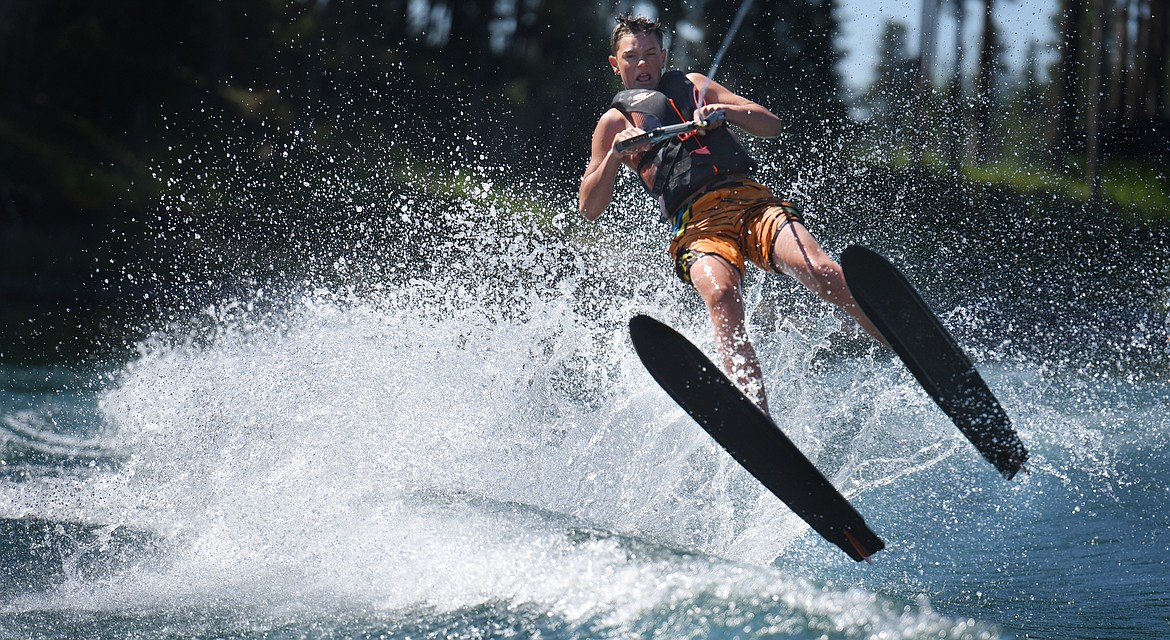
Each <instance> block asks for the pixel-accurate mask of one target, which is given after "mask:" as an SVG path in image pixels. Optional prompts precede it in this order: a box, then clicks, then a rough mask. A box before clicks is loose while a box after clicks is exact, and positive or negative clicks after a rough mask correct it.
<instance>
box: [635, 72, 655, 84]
mask: <svg viewBox="0 0 1170 640" xmlns="http://www.w3.org/2000/svg"><path fill="white" fill-rule="evenodd" d="M653 81H654V76H653V75H652V74H650V73H639V74H638V75H636V76H634V82H637V83H638V84H651V83H652V82H653Z"/></svg>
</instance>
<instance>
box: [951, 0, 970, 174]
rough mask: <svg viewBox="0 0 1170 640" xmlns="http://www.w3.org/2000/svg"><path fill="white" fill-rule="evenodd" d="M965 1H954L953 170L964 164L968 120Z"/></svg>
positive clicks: (952, 77)
mask: <svg viewBox="0 0 1170 640" xmlns="http://www.w3.org/2000/svg"><path fill="white" fill-rule="evenodd" d="M963 2H964V0H953V6H954V9H955V72H954V74H953V75H952V76H951V83H950V84H951V87H950V92H949V94H948V102H949V111H950V117H949V121H950V125H949V126H948V127H947V164H948V166H950V168H951V169H953V170H958V169H959V168H960V167H961V166H962V163H963V140H964V138H965V137H966V136H965V135H964V133H963V131H962V129H963V128H964V124H965V122H966V118H965V117H964V113H963V27H964V25H965V23H966V11H964V7H963Z"/></svg>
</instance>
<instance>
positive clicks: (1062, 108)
mask: <svg viewBox="0 0 1170 640" xmlns="http://www.w3.org/2000/svg"><path fill="white" fill-rule="evenodd" d="M1083 4H1084V0H1061V11H1060V15H1061V16H1062V17H1063V20H1064V22H1063V24H1062V25H1061V33H1060V58H1059V59H1058V60H1057V64H1056V70H1055V74H1054V77H1053V79H1052V89H1053V92H1052V115H1051V117H1050V118H1049V120H1048V132H1047V135H1046V137H1047V139H1048V151H1049V154H1050V155H1051V157H1052V161H1053V163H1054V164H1056V165H1057V166H1061V165H1063V164H1064V162H1065V159H1066V158H1067V156H1068V138H1069V137H1070V134H1071V132H1072V130H1073V127H1074V126H1075V124H1076V104H1077V100H1076V93H1077V88H1078V87H1077V85H1078V82H1077V81H1078V78H1079V75H1078V74H1077V62H1078V60H1079V59H1080V44H1081V43H1080V38H1079V37H1078V29H1077V27H1078V26H1079V25H1080V21H1081V14H1082V7H1083Z"/></svg>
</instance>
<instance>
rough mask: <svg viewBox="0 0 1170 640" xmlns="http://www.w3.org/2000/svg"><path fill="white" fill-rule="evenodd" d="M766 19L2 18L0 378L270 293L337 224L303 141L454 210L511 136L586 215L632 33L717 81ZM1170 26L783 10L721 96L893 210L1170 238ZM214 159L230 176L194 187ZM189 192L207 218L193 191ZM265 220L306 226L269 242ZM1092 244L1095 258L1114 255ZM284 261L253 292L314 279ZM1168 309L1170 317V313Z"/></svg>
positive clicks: (268, 11)
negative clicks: (166, 308) (593, 161)
mask: <svg viewBox="0 0 1170 640" xmlns="http://www.w3.org/2000/svg"><path fill="white" fill-rule="evenodd" d="M738 7H739V4H738V3H730V2H715V1H714V0H694V1H691V2H683V1H662V2H624V1H623V2H601V3H579V2H570V3H565V2H553V1H551V0H389V1H380V2H357V1H349V0H311V1H300V0H292V1H289V0H250V1H232V2H229V1H226V0H173V1H171V2H166V3H159V2H147V1H145V0H127V1H125V2H118V3H100V2H98V3H95V2H80V1H77V0H43V1H39V2H27V1H26V2H22V1H19V0H3V1H0V68H3V69H4V73H3V74H2V75H0V83H2V86H3V90H2V91H0V330H2V332H3V335H4V336H5V337H4V339H3V340H0V359H3V360H4V361H7V362H12V363H17V362H20V363H27V362H31V361H36V360H42V359H58V360H59V359H65V360H68V359H71V358H82V357H88V356H87V354H89V353H90V351H91V350H92V347H93V345H92V340H91V339H90V336H92V335H94V334H95V333H102V332H108V331H110V330H112V329H117V328H118V327H124V326H125V325H126V318H127V317H131V316H139V315H141V314H142V312H143V310H144V309H146V308H150V307H153V306H155V305H158V304H164V305H165V304H173V303H174V301H175V300H178V299H183V300H190V299H192V298H193V297H198V292H197V290H203V289H206V290H208V291H210V292H211V293H212V294H217V293H220V292H222V290H223V288H224V287H225V286H230V285H229V284H228V283H229V281H231V280H233V279H239V278H241V277H244V275H242V274H240V273H238V272H235V273H231V269H229V268H227V267H225V266H224V264H225V262H226V261H225V260H224V259H223V257H222V256H223V255H224V254H228V253H233V252H239V251H242V250H244V251H246V250H248V247H251V246H270V245H272V244H273V243H279V242H280V241H281V239H282V238H285V237H287V236H288V235H289V234H290V233H293V232H294V230H296V229H302V228H304V229H309V230H310V231H309V232H310V233H311V229H312V228H313V226H314V220H315V219H317V218H319V217H320V216H323V215H324V216H328V215H330V213H329V203H328V202H323V201H322V200H321V199H320V198H317V199H307V200H305V201H303V202H290V201H288V197H287V192H286V191H284V190H283V189H282V188H281V186H280V183H281V181H282V179H284V178H286V176H283V175H282V173H281V171H280V170H279V169H277V168H274V165H273V164H272V162H271V160H272V158H273V157H274V155H275V154H277V153H282V154H287V153H289V149H288V148H283V147H282V146H281V144H279V143H278V142H276V140H277V139H278V138H279V137H280V136H281V135H284V136H288V135H292V136H294V137H295V138H296V139H297V140H300V141H302V142H303V144H301V145H299V146H297V147H296V149H293V151H292V152H293V153H297V152H298V150H301V151H303V152H305V153H309V152H310V151H311V152H314V153H318V154H322V153H324V154H325V155H327V156H329V157H342V156H345V155H346V154H347V153H349V154H351V155H359V154H385V155H386V156H387V157H386V158H383V160H388V161H390V162H392V163H397V164H398V165H400V166H402V167H409V168H410V170H409V171H404V172H403V173H401V174H398V175H395V174H390V175H385V176H380V177H379V179H381V180H388V181H390V182H393V181H394V180H404V181H405V180H410V181H413V182H415V183H417V181H418V179H419V176H429V178H428V179H430V180H433V182H434V185H433V190H434V191H442V190H443V189H445V188H447V185H449V184H450V179H449V178H450V176H451V174H452V172H453V171H454V172H456V173H457V171H458V166H457V164H458V163H456V165H452V163H451V162H450V161H449V159H447V158H446V157H445V156H443V155H442V154H436V152H435V149H436V148H441V147H451V146H464V145H465V144H466V143H465V142H464V141H467V140H473V139H474V140H476V141H479V140H490V143H489V144H481V145H478V144H477V145H476V146H477V148H476V149H475V155H474V156H472V157H470V158H468V161H469V162H473V163H476V164H478V165H480V166H486V167H499V168H501V177H500V179H501V180H502V181H506V180H507V176H508V175H509V173H511V174H514V175H516V176H524V177H525V180H526V184H535V185H541V189H542V190H544V191H547V192H556V193H565V194H568V195H569V196H572V195H574V194H575V193H576V189H577V182H578V180H579V176H580V173H581V171H582V169H583V168H584V165H585V162H586V161H587V158H588V144H587V141H588V139H589V136H590V133H591V131H592V128H593V126H594V124H595V123H596V121H597V118H598V116H599V114H600V113H601V112H602V111H603V110H604V109H605V108H606V106H607V105H608V103H609V100H610V98H611V96H612V94H613V93H614V92H615V91H617V90H618V89H619V88H620V87H618V86H617V84H616V82H615V80H614V78H613V76H612V74H611V73H610V71H609V69H608V67H607V64H606V55H607V54H608V51H607V49H608V34H609V31H610V29H611V28H612V25H613V18H614V16H615V15H617V14H618V13H621V12H626V11H633V12H635V13H645V14H649V15H652V16H656V17H658V18H660V19H661V20H663V21H664V22H665V24H666V26H667V28H668V30H669V32H670V40H669V42H668V47H669V48H670V49H671V51H672V63H673V65H674V66H676V67H681V68H692V69H696V70H699V71H705V70H706V69H707V67H708V66H709V65H710V62H711V58H712V55H713V53H714V51H715V50H716V49H718V47H719V44H720V42H721V40H722V39H723V37H724V35H725V33H726V31H727V29H728V25H729V24H730V23H731V20H732V18H733V16H734V13H735V11H736V10H737V9H738ZM1168 13H1170V0H981V1H976V0H923V1H922V2H918V1H917V0H915V1H913V2H911V1H909V0H907V1H906V2H897V3H893V2H890V3H884V2H860V1H856V0H854V1H847V2H829V1H822V0H791V1H785V2H780V1H760V2H756V3H755V5H754V6H753V8H752V10H751V12H750V14H749V15H748V16H747V19H746V21H745V23H744V25H743V27H742V29H741V31H740V32H739V34H738V35H737V37H736V38H735V40H734V41H733V43H732V45H731V48H730V50H729V52H728V55H727V58H726V59H725V61H724V62H723V64H722V65H721V67H720V69H719V80H720V81H721V82H723V83H725V84H727V85H728V86H730V87H732V88H733V89H734V90H737V91H739V92H741V93H743V94H744V95H747V96H749V97H751V98H753V99H755V100H757V101H758V102H761V103H763V104H765V105H767V106H769V107H770V108H772V109H773V110H774V111H776V112H777V113H778V114H780V115H781V117H782V118H783V119H784V120H785V122H786V124H787V127H788V129H787V133H786V135H785V138H784V142H783V144H784V147H785V149H787V150H788V151H787V153H788V156H787V157H788V158H789V160H788V162H787V163H786V164H787V165H788V166H789V167H797V168H799V167H801V166H803V164H805V163H809V162H815V163H816V164H817V165H818V166H820V167H822V168H823V169H824V170H827V171H830V172H831V171H833V170H834V167H836V166H858V165H864V166H866V167H868V168H869V172H868V173H867V174H866V176H867V179H868V180H871V181H872V184H870V185H869V188H871V189H872V190H873V192H874V193H875V194H878V195H877V198H879V199H880V197H881V195H880V194H881V193H882V192H883V190H885V189H886V188H887V186H886V185H888V184H890V183H895V182H896V183H898V184H902V185H905V184H910V185H912V186H916V187H918V188H919V189H920V190H921V191H930V192H932V193H938V192H939V190H940V189H942V190H943V191H945V190H947V189H951V188H963V189H968V190H969V189H970V188H972V185H975V186H976V187H977V188H978V189H979V190H980V191H979V196H978V197H974V198H972V197H967V198H958V199H952V200H950V201H948V202H947V203H946V204H939V203H938V202H934V203H933V204H929V203H928V204H924V205H923V206H934V207H937V208H938V213H939V215H935V216H933V217H932V220H933V224H938V225H942V226H946V225H950V224H954V220H956V219H967V218H971V217H978V216H979V215H980V213H979V212H980V209H981V208H983V207H985V206H986V203H987V202H989V201H992V202H996V203H998V206H999V207H1001V208H1004V209H1006V210H1010V215H1011V216H1015V217H1019V218H1023V219H1025V220H1026V219H1033V220H1044V221H1045V224H1046V225H1055V226H1062V225H1068V226H1070V227H1075V226H1077V225H1078V224H1081V223H1082V222H1083V221H1084V220H1086V219H1094V220H1109V221H1119V223H1123V224H1124V225H1128V227H1127V228H1130V229H1136V230H1139V231H1140V234H1139V235H1141V236H1142V237H1156V238H1161V237H1163V236H1164V233H1165V228H1166V224H1167V220H1168V219H1170V180H1168V177H1167V174H1168V170H1167V167H1168V164H1170V111H1168V109H1167V97H1168V93H1170V87H1168V86H1167V84H1168V83H1167V78H1168V76H1170V65H1168V64H1167V58H1168V57H1170V47H1168V44H1167V43H1168V42H1170V20H1167V14H1168ZM1022 20H1024V21H1026V25H1023V26H1021V21H1022ZM276 132H279V134H280V135H277V133H276ZM390 139H392V140H394V141H395V142H396V144H393V145H388V144H387V145H380V144H379V143H378V141H379V140H390ZM826 145H827V146H828V147H831V149H832V151H831V153H830V154H829V155H830V156H831V157H828V158H826V155H825V153H824V149H825V148H826ZM193 148H199V149H203V150H204V151H203V155H202V156H200V157H204V158H210V157H220V158H221V159H226V161H225V162H224V163H220V164H214V163H208V166H206V167H197V168H193V167H191V166H190V159H191V158H192V155H191V154H192V149H193ZM814 152H815V154H816V156H815V158H813V156H812V154H813V153H814ZM465 157H466V156H465ZM184 161H187V162H188V164H187V165H184V164H183V163H184ZM834 163H838V164H834ZM240 166H245V167H250V168H248V169H245V171H246V172H248V173H250V174H252V175H254V176H260V178H258V179H257V180H255V181H254V184H251V185H250V187H249V193H248V198H247V202H238V203H232V202H224V201H223V200H222V199H219V200H214V199H213V198H211V197H210V195H208V194H212V193H214V192H216V191H217V185H218V184H219V181H218V176H217V172H224V171H228V170H229V168H230V170H232V171H240V169H239V167H240ZM407 175H409V177H406V176H407ZM179 182H182V183H183V185H184V189H190V186H191V183H192V182H198V183H200V184H202V185H203V187H202V188H203V189H204V190H205V192H206V194H205V197H204V198H200V199H188V198H186V196H185V195H184V196H180V195H178V193H177V191H176V189H175V185H176V184H177V183H179ZM306 184H307V183H306ZM415 186H416V187H417V184H415ZM854 188H860V187H856V185H855V187H854ZM221 191H222V190H221ZM229 195H230V194H229ZM277 198H281V199H283V200H282V201H281V202H280V203H277V204H274V199H277ZM213 200H214V201H215V209H216V211H215V215H216V216H217V218H218V219H219V220H220V222H219V223H218V226H217V227H215V229H214V230H212V232H210V233H209V232H208V229H207V228H201V227H199V220H200V218H201V216H202V215H205V214H207V208H208V205H207V203H208V202H211V201H213ZM1037 203H1045V204H1043V205H1042V206H1039V205H1037ZM376 208H377V207H376V206H375V207H374V208H373V209H370V210H367V213H372V212H374V211H375V210H376ZM258 210H265V211H275V212H278V214H274V215H269V216H268V217H267V218H266V219H265V221H264V223H263V224H257V223H256V222H255V221H254V220H253V221H252V222H250V223H247V224H246V223H245V221H246V220H248V219H250V218H249V217H250V216H251V217H253V218H254V217H255V214H256V211H258ZM944 214H945V215H944ZM225 216H226V219H225ZM233 216H234V217H236V218H238V221H237V222H238V224H236V223H233V221H232V219H233ZM948 216H951V217H948ZM1110 224H1112V223H1110ZM233 226H235V227H238V228H243V227H245V226H247V227H248V229H249V232H248V233H247V234H245V235H241V234H239V233H233V232H231V231H230V230H231V229H232V228H233ZM216 230H217V231H216ZM1072 237H1073V239H1072V240H1070V242H1073V244H1074V246H1069V247H1065V248H1064V249H1062V251H1064V252H1066V253H1067V255H1069V256H1076V255H1079V254H1080V253H1081V252H1082V251H1084V250H1086V247H1084V246H1076V243H1077V242H1080V243H1092V242H1093V241H1094V240H1093V239H1094V238H1095V237H1096V236H1095V235H1094V234H1092V233H1087V234H1080V235H1077V234H1074V235H1073V236H1072ZM1148 246H1157V245H1156V243H1155V244H1152V245H1148ZM1088 249H1089V250H1093V248H1092V247H1089V248H1088ZM267 255H269V257H271V259H270V260H265V261H262V262H263V263H264V264H263V266H259V267H257V266H255V265H254V266H253V267H251V269H252V272H251V273H249V274H247V276H248V277H253V278H257V277H259V278H260V279H261V280H263V279H264V277H263V274H260V273H257V270H260V271H263V270H264V269H268V270H270V271H272V272H279V273H283V274H286V275H287V274H288V272H289V270H290V269H293V270H295V269H296V268H297V267H296V264H295V262H296V261H295V256H290V257H288V260H287V261H286V262H285V263H282V262H281V258H280V257H279V255H280V252H279V251H270V252H269V253H268V254H267ZM216 256H220V257H219V258H216ZM257 264H259V263H257ZM216 265H219V266H216ZM1154 289H1156V287H1154ZM1147 293H1148V296H1147V297H1148V299H1149V301H1150V305H1151V306H1152V307H1153V308H1156V307H1157V305H1158V304H1159V302H1158V301H1159V300H1161V296H1163V295H1164V294H1163V293H1162V292H1160V291H1157V290H1151V291H1148V292H1147ZM209 295H211V294H209Z"/></svg>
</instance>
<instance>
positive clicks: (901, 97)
mask: <svg viewBox="0 0 1170 640" xmlns="http://www.w3.org/2000/svg"><path fill="white" fill-rule="evenodd" d="M1002 1H1004V2H1006V1H1010V0H1002ZM968 4H975V3H973V2H966V1H965V0H945V1H944V0H923V4H922V7H923V8H922V24H921V25H920V28H919V29H918V34H919V46H918V51H919V52H920V53H919V54H918V55H917V56H913V55H911V53H910V51H909V49H910V46H909V42H910V37H909V31H908V29H907V27H906V26H904V25H899V24H889V25H887V26H886V30H885V32H884V35H883V40H882V42H883V47H882V58H881V60H880V62H879V65H878V74H877V78H876V79H875V82H874V85H873V86H872V87H871V89H870V90H869V91H868V92H867V93H866V94H865V95H864V96H863V97H862V102H863V104H864V105H865V106H866V107H867V108H868V110H869V112H870V113H871V116H872V118H871V122H872V124H873V125H874V130H875V133H876V137H877V138H878V139H882V140H893V141H900V143H901V144H902V145H905V147H906V148H908V149H910V150H912V154H913V155H915V156H917V157H919V158H921V157H923V156H924V155H926V154H935V155H938V156H940V157H944V158H946V159H947V163H948V164H949V165H951V166H952V167H957V166H958V165H959V164H961V163H962V162H964V161H966V162H970V163H973V164H982V163H985V162H988V161H994V160H996V159H998V158H1000V157H1001V156H1002V155H1003V154H1004V151H1005V149H1010V150H1011V151H1012V153H1013V154H1015V155H1019V156H1023V157H1026V158H1028V159H1031V160H1033V161H1036V162H1044V163H1048V164H1050V165H1052V166H1054V167H1058V168H1063V167H1066V166H1067V165H1068V164H1069V163H1070V161H1072V160H1073V159H1078V160H1083V164H1084V171H1085V180H1086V183H1087V185H1088V187H1089V190H1090V195H1091V196H1096V194H1097V189H1098V187H1099V185H1100V175H1099V171H1100V166H1101V162H1102V161H1103V159H1104V158H1106V157H1131V158H1144V159H1147V160H1153V161H1156V162H1166V161H1170V108H1168V106H1167V97H1168V95H1170V86H1168V80H1170V49H1168V44H1167V43H1168V42H1170V20H1168V19H1167V15H1168V14H1170V1H1168V0H1058V1H1057V2H1056V3H1055V4H1056V5H1057V6H1056V7H1055V8H1056V9H1057V11H1056V12H1055V14H1054V18H1053V22H1054V34H1056V36H1057V37H1056V51H1055V53H1056V59H1055V62H1053V63H1052V65H1051V67H1050V68H1049V69H1047V70H1042V69H1040V68H1039V66H1038V63H1037V56H1038V50H1037V48H1036V46H1035V44H1033V45H1032V46H1031V47H1030V48H1029V52H1028V66H1027V68H1026V69H1024V70H1023V72H1022V73H1021V74H1019V75H1018V76H1013V75H1012V73H1011V72H1010V70H1009V69H1008V67H1007V65H1006V64H1005V63H1004V61H1003V46H1002V41H1001V39H1002V36H1001V34H1000V29H999V26H998V25H997V23H996V19H995V7H996V6H997V4H996V2H995V0H980V2H979V3H977V5H976V6H978V7H979V12H978V15H977V16H975V17H977V19H978V20H979V23H980V29H979V33H980V35H979V40H978V43H977V45H976V47H977V58H976V61H975V65H974V72H973V73H972V74H971V77H970V78H967V77H965V76H964V71H963V60H962V57H961V54H960V57H959V58H958V59H957V60H955V62H954V65H955V66H954V70H953V72H948V71H946V70H940V69H938V68H937V61H936V58H937V57H938V56H937V54H938V52H937V45H936V44H935V43H936V37H935V35H934V34H936V33H937V31H938V23H939V20H940V17H941V16H942V15H944V14H945V12H946V11H947V10H950V11H952V12H954V15H955V18H956V21H955V22H956V32H957V33H956V40H957V41H962V36H961V34H962V31H963V23H964V21H965V20H969V19H971V18H972V16H970V15H967V14H968V13H969V10H968V8H967V7H966V5H968Z"/></svg>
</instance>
